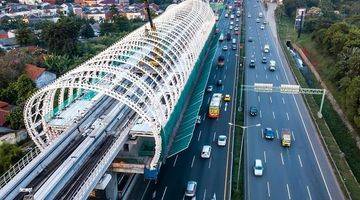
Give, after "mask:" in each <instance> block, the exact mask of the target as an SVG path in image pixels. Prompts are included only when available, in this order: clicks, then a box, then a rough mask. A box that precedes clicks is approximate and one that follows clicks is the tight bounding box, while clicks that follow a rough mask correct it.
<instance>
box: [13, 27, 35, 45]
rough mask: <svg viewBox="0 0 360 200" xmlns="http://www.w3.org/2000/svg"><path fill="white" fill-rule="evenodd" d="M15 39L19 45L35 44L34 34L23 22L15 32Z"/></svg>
mask: <svg viewBox="0 0 360 200" xmlns="http://www.w3.org/2000/svg"><path fill="white" fill-rule="evenodd" d="M15 37H16V41H17V42H18V43H19V44H20V45H21V46H27V45H32V44H35V35H34V33H33V32H32V31H31V30H30V28H29V27H28V26H27V25H25V24H24V26H22V27H21V28H19V29H18V30H17V31H16V33H15Z"/></svg>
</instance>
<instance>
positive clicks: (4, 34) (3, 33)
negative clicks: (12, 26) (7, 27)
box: [0, 30, 9, 39]
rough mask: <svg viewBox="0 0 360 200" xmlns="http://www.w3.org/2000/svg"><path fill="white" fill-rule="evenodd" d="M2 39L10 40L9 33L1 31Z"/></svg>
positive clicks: (0, 36)
mask: <svg viewBox="0 0 360 200" xmlns="http://www.w3.org/2000/svg"><path fill="white" fill-rule="evenodd" d="M0 38H1V39H5V38H9V36H8V33H7V32H6V31H4V30H0Z"/></svg>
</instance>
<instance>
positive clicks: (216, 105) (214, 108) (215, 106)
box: [208, 93, 222, 118]
mask: <svg viewBox="0 0 360 200" xmlns="http://www.w3.org/2000/svg"><path fill="white" fill-rule="evenodd" d="M221 100H222V94H221V93H214V94H213V96H212V98H211V101H210V105H209V115H208V116H209V117H210V118H218V117H219V116H220V106H221Z"/></svg>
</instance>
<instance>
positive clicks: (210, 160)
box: [208, 157, 212, 169]
mask: <svg viewBox="0 0 360 200" xmlns="http://www.w3.org/2000/svg"><path fill="white" fill-rule="evenodd" d="M211 158H212V157H210V160H209V166H208V168H209V169H210V167H211Z"/></svg>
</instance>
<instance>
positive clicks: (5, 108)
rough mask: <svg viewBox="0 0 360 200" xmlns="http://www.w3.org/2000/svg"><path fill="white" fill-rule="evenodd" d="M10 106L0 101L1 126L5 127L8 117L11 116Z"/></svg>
mask: <svg viewBox="0 0 360 200" xmlns="http://www.w3.org/2000/svg"><path fill="white" fill-rule="evenodd" d="M10 111H11V108H10V104H8V103H6V102H4V101H0V126H4V124H5V119H6V117H7V116H8V115H9V114H10Z"/></svg>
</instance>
